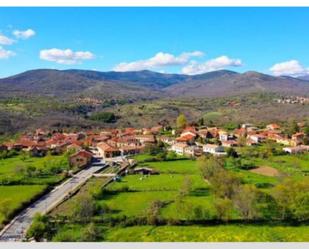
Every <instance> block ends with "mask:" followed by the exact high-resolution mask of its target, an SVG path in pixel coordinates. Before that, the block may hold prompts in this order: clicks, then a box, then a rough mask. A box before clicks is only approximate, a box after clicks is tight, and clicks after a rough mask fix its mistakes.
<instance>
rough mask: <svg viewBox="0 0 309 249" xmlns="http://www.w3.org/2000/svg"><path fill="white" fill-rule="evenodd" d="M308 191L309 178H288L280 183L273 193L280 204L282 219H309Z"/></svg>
mask: <svg viewBox="0 0 309 249" xmlns="http://www.w3.org/2000/svg"><path fill="white" fill-rule="evenodd" d="M308 192H309V182H308V179H304V180H301V181H300V180H293V179H289V178H287V179H285V180H284V181H283V182H282V183H280V184H278V185H277V186H276V187H275V188H274V190H273V193H272V194H273V196H274V198H275V200H276V202H277V204H278V207H279V212H280V217H281V219H283V220H287V219H296V220H298V221H306V220H308V219H309V213H308V210H307V209H308V208H307V207H308V202H309V195H308Z"/></svg>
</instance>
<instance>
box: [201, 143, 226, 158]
mask: <svg viewBox="0 0 309 249" xmlns="http://www.w3.org/2000/svg"><path fill="white" fill-rule="evenodd" d="M203 152H204V153H209V154H213V155H225V154H226V152H225V151H224V147H223V146H220V145H216V144H204V145H203Z"/></svg>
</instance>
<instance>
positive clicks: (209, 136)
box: [197, 129, 212, 139]
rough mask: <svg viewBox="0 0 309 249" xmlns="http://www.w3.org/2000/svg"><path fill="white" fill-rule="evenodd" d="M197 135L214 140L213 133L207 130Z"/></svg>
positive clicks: (200, 131)
mask: <svg viewBox="0 0 309 249" xmlns="http://www.w3.org/2000/svg"><path fill="white" fill-rule="evenodd" d="M197 134H198V135H199V136H200V137H201V138H203V139H206V138H212V135H211V133H210V132H209V131H208V130H207V129H201V130H199V131H198V133H197Z"/></svg>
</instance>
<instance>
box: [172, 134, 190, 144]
mask: <svg viewBox="0 0 309 249" xmlns="http://www.w3.org/2000/svg"><path fill="white" fill-rule="evenodd" d="M176 141H177V142H178V143H187V144H194V141H195V135H192V134H186V135H184V136H181V137H178V138H176Z"/></svg>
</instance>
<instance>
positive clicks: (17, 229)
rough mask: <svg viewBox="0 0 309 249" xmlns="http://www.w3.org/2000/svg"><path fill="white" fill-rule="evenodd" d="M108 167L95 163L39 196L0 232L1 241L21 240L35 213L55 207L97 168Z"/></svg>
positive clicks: (97, 169)
mask: <svg viewBox="0 0 309 249" xmlns="http://www.w3.org/2000/svg"><path fill="white" fill-rule="evenodd" d="M105 167H108V166H107V165H105V164H101V165H100V164H96V165H92V166H91V167H88V168H86V169H83V170H81V171H80V172H78V173H77V174H75V175H74V176H73V177H72V178H70V179H69V180H67V181H65V182H64V183H62V184H61V185H59V186H57V187H55V188H54V189H53V190H52V191H51V192H49V193H48V194H46V195H44V196H43V197H41V198H40V199H39V200H37V201H36V202H35V203H33V204H32V205H31V206H29V207H28V208H27V209H25V210H23V211H22V212H21V213H20V214H19V215H17V216H16V217H15V218H14V219H13V220H12V221H11V223H10V224H9V225H7V226H6V227H5V228H4V229H3V230H2V231H1V233H0V242H1V241H22V240H23V239H24V237H25V233H26V231H27V229H28V228H29V227H30V225H31V222H32V219H33V217H34V216H35V214H37V213H41V214H46V213H48V212H49V211H51V210H52V209H53V208H55V207H56V206H57V205H58V204H59V203H60V202H62V201H63V200H64V199H65V198H66V197H68V196H69V195H70V193H72V191H74V190H76V189H77V188H78V187H79V186H81V185H82V184H84V183H85V182H86V181H87V180H88V179H89V178H91V176H92V175H93V174H94V173H96V172H98V171H99V170H102V169H104V168H105Z"/></svg>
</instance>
